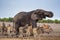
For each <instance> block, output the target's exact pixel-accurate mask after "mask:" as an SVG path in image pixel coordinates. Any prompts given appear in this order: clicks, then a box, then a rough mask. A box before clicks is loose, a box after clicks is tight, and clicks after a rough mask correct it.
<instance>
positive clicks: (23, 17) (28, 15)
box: [13, 9, 53, 36]
mask: <svg viewBox="0 0 60 40" xmlns="http://www.w3.org/2000/svg"><path fill="white" fill-rule="evenodd" d="M46 17H49V18H52V17H53V12H51V11H46V10H43V9H36V10H33V11H29V12H25V11H23V12H19V13H17V14H16V15H15V16H14V18H13V26H14V28H15V35H16V36H18V35H19V28H21V27H22V28H23V29H26V28H32V29H34V30H36V29H39V27H38V28H37V21H38V20H42V19H45V18H46ZM32 29H31V32H32ZM40 30H42V28H41V27H40ZM23 32H25V31H23ZM35 32H36V31H35ZM25 33H26V32H25ZM42 33H43V30H42ZM31 34H32V33H31ZM32 35H33V34H32ZM35 35H36V34H35Z"/></svg>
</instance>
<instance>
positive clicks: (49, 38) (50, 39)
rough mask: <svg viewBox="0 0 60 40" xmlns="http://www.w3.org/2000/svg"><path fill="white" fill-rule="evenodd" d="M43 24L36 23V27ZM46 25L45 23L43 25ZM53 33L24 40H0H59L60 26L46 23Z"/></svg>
mask: <svg viewBox="0 0 60 40" xmlns="http://www.w3.org/2000/svg"><path fill="white" fill-rule="evenodd" d="M42 24H43V23H38V25H42ZM45 24H47V23H45ZM48 24H49V25H50V26H51V27H52V29H53V32H51V33H50V34H40V36H39V37H35V38H34V37H29V38H27V37H25V38H7V37H0V40H60V24H55V23H48Z"/></svg>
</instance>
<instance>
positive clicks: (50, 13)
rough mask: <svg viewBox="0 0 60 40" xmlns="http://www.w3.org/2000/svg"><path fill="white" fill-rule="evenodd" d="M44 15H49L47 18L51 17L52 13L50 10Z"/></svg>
mask: <svg viewBox="0 0 60 40" xmlns="http://www.w3.org/2000/svg"><path fill="white" fill-rule="evenodd" d="M45 15H46V16H47V17H49V18H51V17H53V13H52V12H47V13H45Z"/></svg>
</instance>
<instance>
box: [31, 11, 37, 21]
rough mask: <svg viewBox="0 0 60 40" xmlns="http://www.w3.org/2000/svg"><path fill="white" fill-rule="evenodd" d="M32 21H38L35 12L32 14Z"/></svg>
mask: <svg viewBox="0 0 60 40" xmlns="http://www.w3.org/2000/svg"><path fill="white" fill-rule="evenodd" d="M31 19H32V20H36V19H37V14H35V12H33V13H32V14H31Z"/></svg>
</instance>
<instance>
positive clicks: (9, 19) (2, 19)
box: [0, 17, 13, 22]
mask: <svg viewBox="0 0 60 40" xmlns="http://www.w3.org/2000/svg"><path fill="white" fill-rule="evenodd" d="M0 21H4V22H12V21H13V18H11V17H9V18H0Z"/></svg>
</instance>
